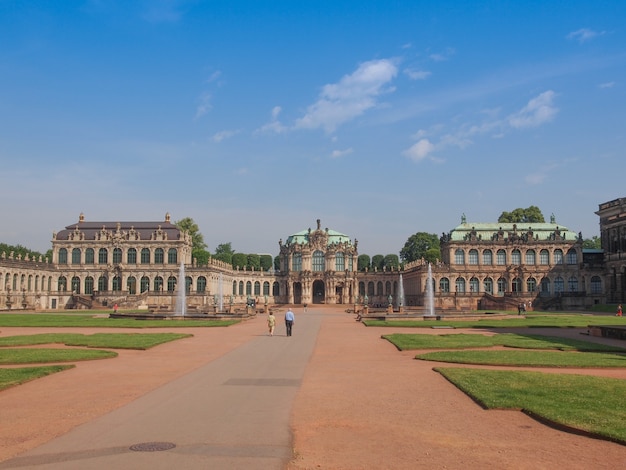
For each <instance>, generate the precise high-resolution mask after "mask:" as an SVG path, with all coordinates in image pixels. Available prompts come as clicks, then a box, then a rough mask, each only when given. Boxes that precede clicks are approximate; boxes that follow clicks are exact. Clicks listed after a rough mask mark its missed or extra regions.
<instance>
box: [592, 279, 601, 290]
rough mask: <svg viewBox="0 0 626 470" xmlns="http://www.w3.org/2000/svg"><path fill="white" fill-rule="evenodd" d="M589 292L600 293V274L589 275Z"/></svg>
mask: <svg viewBox="0 0 626 470" xmlns="http://www.w3.org/2000/svg"><path fill="white" fill-rule="evenodd" d="M591 293H592V294H601V293H602V279H600V276H592V277H591Z"/></svg>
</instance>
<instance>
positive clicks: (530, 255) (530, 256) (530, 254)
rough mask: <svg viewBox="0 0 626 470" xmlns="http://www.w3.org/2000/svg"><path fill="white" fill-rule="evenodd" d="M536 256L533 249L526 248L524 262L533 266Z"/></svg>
mask: <svg viewBox="0 0 626 470" xmlns="http://www.w3.org/2000/svg"><path fill="white" fill-rule="evenodd" d="M536 258H537V256H536V255H535V250H527V251H526V264H528V265H530V266H534V265H535V262H536Z"/></svg>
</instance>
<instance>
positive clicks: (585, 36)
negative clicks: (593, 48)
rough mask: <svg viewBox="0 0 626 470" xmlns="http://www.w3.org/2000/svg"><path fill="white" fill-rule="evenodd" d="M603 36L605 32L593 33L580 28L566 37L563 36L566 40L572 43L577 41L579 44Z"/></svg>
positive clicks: (587, 29)
mask: <svg viewBox="0 0 626 470" xmlns="http://www.w3.org/2000/svg"><path fill="white" fill-rule="evenodd" d="M604 34H606V31H599V32H598V31H593V30H591V29H589V28H581V29H579V30H577V31H572V32H571V33H569V34H568V35H567V36H565V37H566V38H567V39H571V40H574V41H578V42H579V43H581V44H582V43H583V42H586V41H590V40H591V39H593V38H595V37H596V36H603V35H604Z"/></svg>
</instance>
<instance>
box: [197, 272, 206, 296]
mask: <svg viewBox="0 0 626 470" xmlns="http://www.w3.org/2000/svg"><path fill="white" fill-rule="evenodd" d="M196 292H200V293H204V292H206V277H204V276H198V279H197V280H196Z"/></svg>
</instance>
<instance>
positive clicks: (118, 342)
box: [0, 333, 193, 354]
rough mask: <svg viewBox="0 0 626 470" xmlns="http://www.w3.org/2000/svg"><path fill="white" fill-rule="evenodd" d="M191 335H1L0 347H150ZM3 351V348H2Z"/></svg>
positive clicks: (0, 351)
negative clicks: (42, 345) (57, 345)
mask: <svg viewBox="0 0 626 470" xmlns="http://www.w3.org/2000/svg"><path fill="white" fill-rule="evenodd" d="M190 336H193V335H190V334H184V333H95V334H92V335H83V334H78V333H43V334H39V335H22V336H6V337H0V347H3V346H33V345H39V344H65V345H66V346H85V347H88V348H111V349H150V348H152V347H154V346H157V345H159V344H163V343H167V342H169V341H175V340H177V339H181V338H188V337H190ZM1 353H2V350H1V349H0V354H1Z"/></svg>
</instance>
